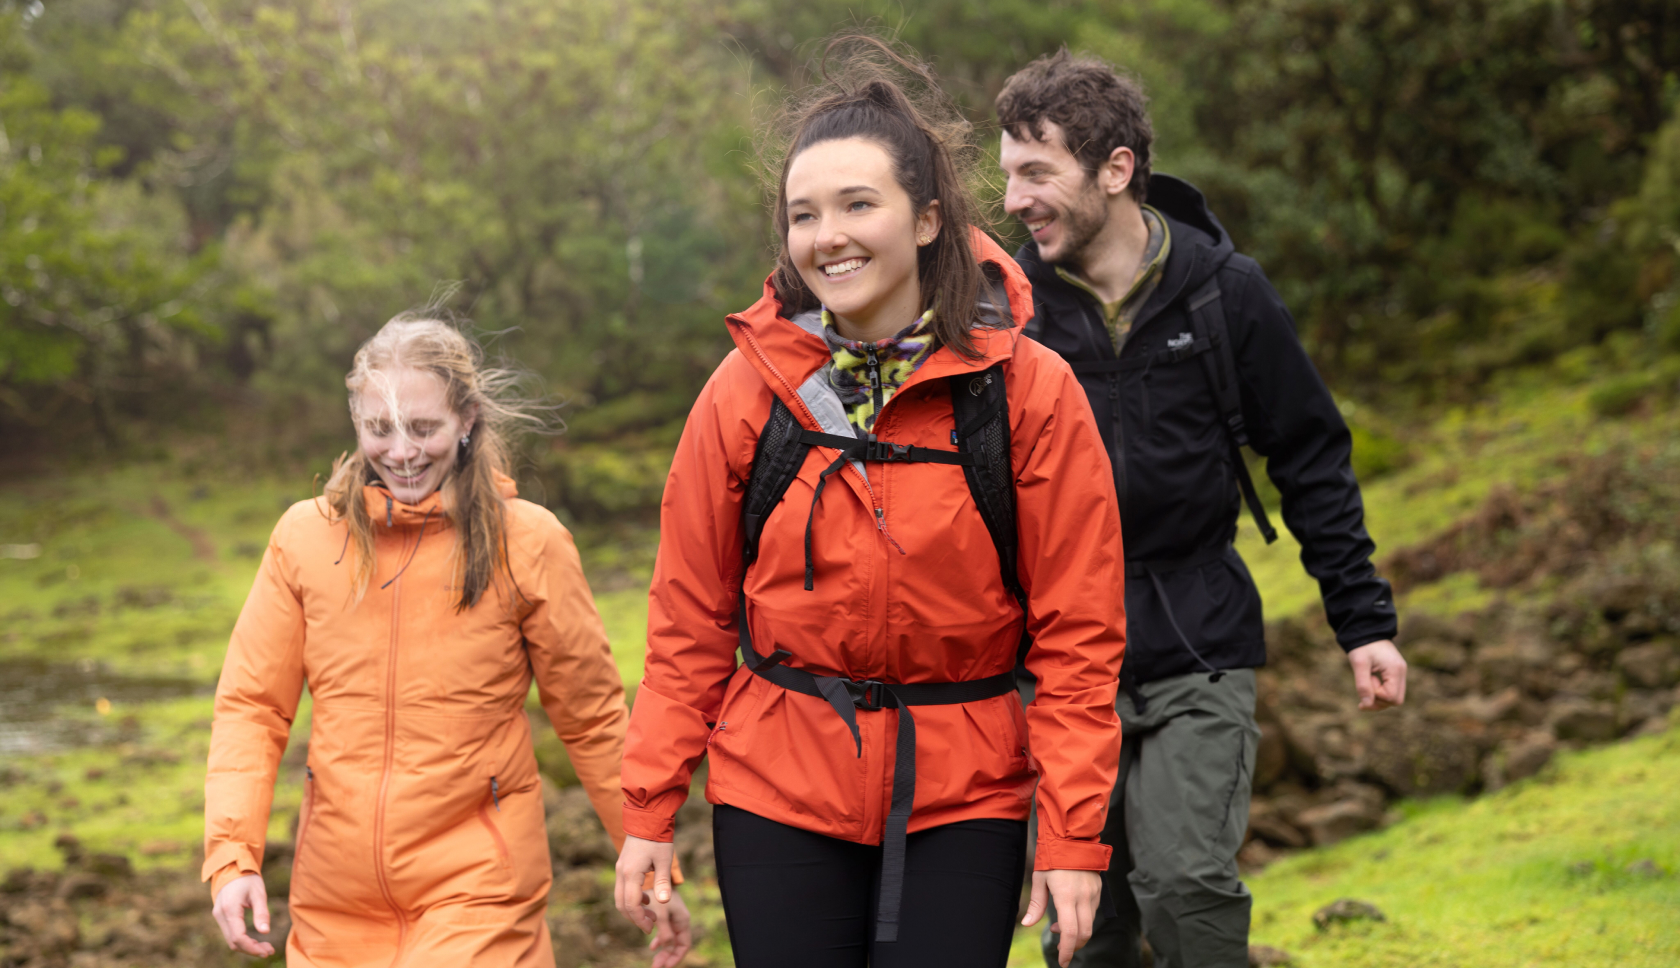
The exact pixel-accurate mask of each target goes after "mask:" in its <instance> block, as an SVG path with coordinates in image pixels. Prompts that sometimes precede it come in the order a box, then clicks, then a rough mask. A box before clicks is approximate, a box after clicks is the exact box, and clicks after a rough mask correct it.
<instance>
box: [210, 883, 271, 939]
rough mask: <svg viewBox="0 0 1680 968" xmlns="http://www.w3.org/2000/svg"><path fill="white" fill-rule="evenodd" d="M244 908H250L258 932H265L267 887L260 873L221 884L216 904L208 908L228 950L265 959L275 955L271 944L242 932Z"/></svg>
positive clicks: (266, 925)
mask: <svg viewBox="0 0 1680 968" xmlns="http://www.w3.org/2000/svg"><path fill="white" fill-rule="evenodd" d="M246 908H250V909H251V920H253V921H255V922H256V925H257V933H258V934H267V933H268V889H267V888H265V887H263V880H262V875H260V874H245V875H242V876H240V877H236V878H234V879H233V880H231V881H228V882H227V883H226V884H224V885H222V889H221V890H220V891H217V892H216V903H215V904H213V905H212V906H211V907H210V915H211V917H214V918H215V919H216V926H217V927H219V928H221V929H222V937H223V938H224V939H225V940H226V941H227V946H228V948H229V950H232V951H240V952H244V953H245V954H248V955H251V956H253V957H256V958H267V957H268V956H269V955H271V954H274V946H273V945H271V944H269V943H268V942H267V941H258V940H257V939H255V938H253V937H251V936H250V935H248V934H246V933H245V909H246Z"/></svg>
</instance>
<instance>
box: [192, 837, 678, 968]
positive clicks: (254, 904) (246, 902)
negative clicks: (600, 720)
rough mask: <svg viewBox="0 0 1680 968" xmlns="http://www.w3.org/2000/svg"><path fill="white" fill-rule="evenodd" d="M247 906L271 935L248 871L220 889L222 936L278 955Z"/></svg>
mask: <svg viewBox="0 0 1680 968" xmlns="http://www.w3.org/2000/svg"><path fill="white" fill-rule="evenodd" d="M667 846H669V845H667ZM246 908H250V909H251V920H252V921H254V922H256V925H257V933H258V934H267V933H268V889H267V888H265V887H263V880H262V875H260V874H244V875H241V876H239V877H236V878H234V879H233V880H231V881H228V882H227V883H226V884H224V885H222V889H221V890H220V891H217V892H216V903H215V904H214V905H212V906H211V908H210V915H211V916H212V917H214V918H215V919H216V926H217V927H219V928H221V929H222V937H223V938H225V939H226V940H227V945H228V948H229V949H231V950H233V951H240V952H244V953H245V954H248V955H252V956H254V957H257V958H267V957H268V956H269V955H271V954H274V946H273V945H271V944H269V943H268V942H267V941H258V940H257V939H256V938H253V937H251V936H250V935H248V934H246V933H245V909H246Z"/></svg>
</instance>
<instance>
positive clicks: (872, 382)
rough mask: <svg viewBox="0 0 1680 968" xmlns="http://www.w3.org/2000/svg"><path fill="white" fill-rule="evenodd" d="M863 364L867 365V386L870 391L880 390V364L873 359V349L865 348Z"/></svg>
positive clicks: (872, 347) (871, 347) (870, 347)
mask: <svg viewBox="0 0 1680 968" xmlns="http://www.w3.org/2000/svg"><path fill="white" fill-rule="evenodd" d="M864 360H865V362H867V363H868V364H869V386H870V388H871V389H874V390H879V389H881V363H880V360H878V359H876V357H875V347H874V346H869V347H866V348H865V357H864Z"/></svg>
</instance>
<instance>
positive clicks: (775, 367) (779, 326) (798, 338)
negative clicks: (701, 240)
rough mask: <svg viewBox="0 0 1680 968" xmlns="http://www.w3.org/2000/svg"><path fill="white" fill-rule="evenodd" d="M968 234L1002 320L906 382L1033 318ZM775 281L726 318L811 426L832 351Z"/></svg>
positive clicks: (993, 253) (990, 354)
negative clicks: (789, 305) (812, 384)
mask: <svg viewBox="0 0 1680 968" xmlns="http://www.w3.org/2000/svg"><path fill="white" fill-rule="evenodd" d="M969 233H970V243H971V244H972V245H973V246H974V252H975V256H976V259H977V261H978V262H979V263H980V265H981V266H983V267H986V268H987V275H988V276H989V277H990V278H992V279H994V280H998V281H1000V282H1001V286H999V287H994V288H1001V290H1002V295H1003V297H1004V302H1005V305H1003V306H1001V307H995V306H992V305H990V304H989V303H984V304H982V306H981V314H982V315H983V316H988V317H992V318H994V319H996V318H998V317H1001V319H1000V320H999V321H1000V322H1002V323H1003V325H1000V326H996V327H975V328H973V329H971V330H969V336H970V337H971V338H972V339H973V341H974V348H975V349H976V350H977V351H978V352H979V353H980V354H981V355H980V358H978V359H965V358H963V357H961V356H959V355H957V353H956V352H955V351H953V350H952V349H951V348H950V347H948V346H940V347H937V348H936V349H935V350H934V352H933V354H932V355H931V356H929V357H928V359H927V362H925V363H923V364H922V365H921V367H920V368H919V369H917V370H916V373H915V374H914V375H913V376H912V377H911V378H910V380H909V381H907V382H906V383H905V386H911V385H913V384H915V383H919V382H921V381H923V380H932V379H938V378H940V377H948V376H952V375H954V374H957V373H968V372H973V371H976V370H983V369H986V368H987V367H989V366H992V365H993V364H996V363H999V362H1001V361H1003V360H1006V359H1009V358H1010V356H1012V355H1013V354H1014V351H1015V343H1016V341H1017V340H1018V339H1020V336H1021V329H1022V328H1023V327H1024V326H1026V324H1027V321H1028V320H1030V319H1032V315H1033V308H1032V285H1031V283H1029V282H1028V281H1027V275H1026V273H1025V272H1023V271H1022V270H1021V266H1020V265H1019V264H1017V263H1016V261H1015V260H1014V259H1011V258H1010V257H1009V254H1008V253H1007V252H1005V251H1004V250H1003V249H1002V247H1000V246H999V245H998V244H997V243H996V242H994V241H992V239H991V237H990V236H988V235H987V234H986V233H984V232H982V231H980V230H979V229H978V228H974V227H972V226H971V227H970V228H969ZM774 281H775V274H774V273H772V274H770V275H769V276H766V277H765V280H764V294H763V295H762V296H760V297H759V299H758V301H757V302H755V303H753V304H752V306H751V307H749V308H748V309H747V310H745V311H744V312H740V313H735V314H732V315H731V316H730V317H729V319H728V324H729V335H730V337H731V338H732V339H733V340H734V341H735V346H736V348H737V349H739V350H740V351H741V355H742V356H743V357H745V358H746V360H747V361H748V362H749V363H750V364H751V365H752V366H753V367H754V368H755V369H757V370H758V371H759V373H760V375H762V376H763V377H764V382H765V383H766V384H767V385H768V386H769V387H770V389H771V391H772V392H774V393H775V394H776V395H777V396H779V397H781V398H782V402H783V403H785V404H787V406H788V409H790V410H792V411H793V412H794V414H796V415H799V416H800V418H801V421H802V422H804V423H806V424H807V425H808V426H812V427H813V428H814V427H815V424H814V423H813V422H812V421H813V420H814V418H811V417H810V413H809V409H808V407H807V406H806V404H805V403H802V402H801V397H800V393H799V388H800V387H802V386H804V385H805V384H806V381H808V380H809V379H810V378H811V376H812V375H813V374H815V373H816V372H817V371H818V370H820V369H822V368H823V367H824V366H825V365H827V364H828V362H829V361H830V360H831V359H832V358H833V356H832V353H831V352H830V350H829V348H828V343H827V342H826V341H824V339H823V337H822V322H821V318H820V316H819V314H818V313H816V312H814V311H813V312H805V313H799V314H796V315H795V316H794V317H793V318H791V319H790V318H789V317H787V316H786V315H784V313H783V310H782V301H781V299H780V298H778V296H777V295H776V287H775V285H774ZM381 507H383V505H381Z"/></svg>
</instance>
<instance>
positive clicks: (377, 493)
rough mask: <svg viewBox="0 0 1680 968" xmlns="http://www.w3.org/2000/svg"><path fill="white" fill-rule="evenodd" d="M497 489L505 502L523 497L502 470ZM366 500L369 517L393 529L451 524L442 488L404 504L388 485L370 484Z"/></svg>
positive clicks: (499, 473)
mask: <svg viewBox="0 0 1680 968" xmlns="http://www.w3.org/2000/svg"><path fill="white" fill-rule="evenodd" d="M496 490H497V492H498V493H499V494H500V495H501V497H502V500H504V501H507V500H511V499H513V498H516V497H518V496H519V488H518V486H517V485H515V484H514V483H513V478H511V477H508V476H507V475H506V474H503V473H502V472H501V471H497V472H496ZM362 500H363V502H364V503H365V506H366V507H367V513H368V517H370V518H372V519H373V520H374V521H375V522H377V523H384V522H385V521H390V522H391V526H392V527H419V526H420V525H422V524H429V526H431V527H434V528H436V527H440V526H443V525H445V524H447V523H448V521H449V517H450V515H449V508H448V506H447V505H446V504H445V502H444V499H443V491H442V490H441V489H440V490H436V491H433V492H432V493H430V494H428V495H426V496H425V497H424V498H422V499H421V500H420V502H419V503H418V504H404V503H403V502H401V501H399V500H397V499H396V498H394V497H392V496H391V492H390V491H388V490H386V489H385V485H384V484H378V483H375V484H367V485H364V486H363V487H362Z"/></svg>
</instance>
